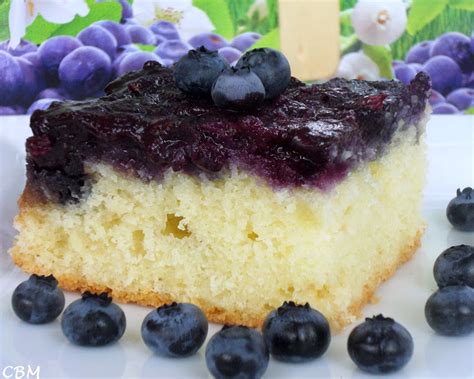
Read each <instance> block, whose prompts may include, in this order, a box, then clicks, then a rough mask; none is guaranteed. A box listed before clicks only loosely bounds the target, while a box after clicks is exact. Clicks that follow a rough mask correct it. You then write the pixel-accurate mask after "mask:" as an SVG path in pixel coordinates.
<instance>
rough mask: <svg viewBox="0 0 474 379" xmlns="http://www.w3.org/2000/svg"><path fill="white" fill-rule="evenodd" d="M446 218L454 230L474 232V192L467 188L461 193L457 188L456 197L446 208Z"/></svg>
mask: <svg viewBox="0 0 474 379" xmlns="http://www.w3.org/2000/svg"><path fill="white" fill-rule="evenodd" d="M446 216H447V217H448V220H449V222H450V223H451V224H452V225H453V226H454V227H455V228H456V229H459V230H463V231H466V232H474V190H473V189H472V188H470V187H467V188H464V189H463V190H462V191H461V190H460V189H459V188H458V190H457V192H456V197H455V198H454V199H452V200H451V201H450V202H449V204H448V207H447V208H446Z"/></svg>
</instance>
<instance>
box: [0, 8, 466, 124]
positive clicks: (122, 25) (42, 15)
mask: <svg viewBox="0 0 474 379" xmlns="http://www.w3.org/2000/svg"><path fill="white" fill-rule="evenodd" d="M281 1H282V2H285V3H286V7H285V8H283V7H281V4H280V6H279V2H278V0H103V1H99V0H97V1H96V0H0V115H18V114H31V113H32V112H33V111H34V110H35V109H45V108H47V107H48V106H49V104H51V102H53V101H64V100H82V99H86V98H90V97H98V96H101V95H102V94H103V88H104V87H105V85H106V84H107V83H108V82H109V81H110V80H113V79H115V78H116V77H118V76H120V75H123V74H125V73H127V72H129V71H132V70H138V69H140V68H141V67H142V66H143V63H144V62H146V61H149V60H155V61H158V62H160V63H161V64H163V65H166V66H172V65H173V64H174V63H175V62H176V61H177V60H178V59H179V58H180V57H181V56H183V55H184V54H186V52H187V51H188V50H189V49H192V48H196V47H199V46H201V45H203V46H205V47H206V48H208V49H210V50H217V51H218V52H219V54H221V55H222V56H223V57H224V58H225V59H227V60H228V61H229V63H231V64H232V63H234V62H236V61H237V60H238V58H239V57H240V55H241V54H242V53H243V52H245V51H246V50H248V49H252V48H257V47H272V48H277V49H278V48H280V36H281V35H287V34H285V33H292V35H295V36H298V37H295V44H298V43H299V44H301V46H303V47H305V46H306V48H311V41H312V40H313V41H314V40H318V39H324V38H326V39H328V41H330V43H334V44H337V45H338V48H339V49H338V50H339V52H340V59H337V60H335V62H336V63H335V64H334V68H333V70H332V72H333V74H332V75H330V76H329V77H320V76H318V69H317V68H318V64H321V63H318V61H319V62H322V61H323V60H324V59H325V57H326V58H328V57H327V55H325V54H329V53H328V52H326V51H325V50H324V49H323V48H321V51H318V52H316V54H317V56H318V59H311V61H308V62H307V63H306V62H305V64H307V65H308V67H314V70H313V72H314V75H313V77H311V78H310V79H312V80H327V79H330V77H331V76H342V77H345V78H348V79H365V80H391V79H394V80H400V81H402V82H404V83H409V82H410V81H411V79H413V77H414V76H415V75H416V74H417V73H418V72H420V71H424V72H426V73H427V74H428V75H430V76H431V79H432V83H433V89H434V91H433V95H432V97H431V103H432V106H433V112H434V113H435V114H474V34H473V29H474V1H473V0H340V1H338V0H286V1H285V0H281ZM292 1H293V2H292ZM324 2H326V3H327V2H332V3H334V4H335V6H338V7H339V9H338V12H337V15H338V17H335V18H334V19H328V20H327V21H326V22H328V23H335V24H337V26H338V28H335V29H334V30H339V35H338V36H336V38H334V39H333V40H332V39H330V38H329V37H328V36H327V35H321V34H320V32H318V30H321V29H322V28H316V27H315V28H314V30H312V29H309V30H308V29H306V30H299V31H297V32H298V33H296V32H295V30H294V29H295V28H296V29H297V28H298V27H299V26H298V22H297V21H298V20H296V22H293V23H291V27H288V25H286V24H285V25H286V29H288V28H290V30H285V29H284V28H283V27H279V22H278V20H279V19H283V17H284V16H285V15H282V14H279V9H281V10H283V9H287V8H288V6H290V7H291V6H295V7H296V6H300V7H302V6H303V7H304V6H308V9H311V12H307V13H306V16H305V17H309V18H311V17H312V15H313V17H314V15H315V14H317V12H318V5H321V4H323V3H324ZM309 3H311V4H312V7H311V8H309ZM301 24H302V25H303V24H304V23H301ZM282 26H283V23H282ZM318 33H319V34H318ZM289 50H290V49H289ZM333 50H334V49H333ZM284 52H285V53H287V52H286V51H284ZM313 53H314V52H313ZM288 54H291V51H288ZM313 56H314V54H313ZM289 58H290V61H291V59H292V57H291V56H289ZM337 62H338V63H337ZM296 74H297V73H296ZM305 79H306V77H305Z"/></svg>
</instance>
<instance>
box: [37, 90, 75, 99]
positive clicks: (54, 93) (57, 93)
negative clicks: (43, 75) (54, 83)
mask: <svg viewBox="0 0 474 379" xmlns="http://www.w3.org/2000/svg"><path fill="white" fill-rule="evenodd" d="M67 98H68V96H67V94H66V92H64V90H62V89H61V88H45V89H44V90H42V91H41V92H40V93H38V95H37V96H36V100H39V99H57V100H66V99H67Z"/></svg>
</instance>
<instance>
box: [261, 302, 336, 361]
mask: <svg viewBox="0 0 474 379" xmlns="http://www.w3.org/2000/svg"><path fill="white" fill-rule="evenodd" d="M262 331H263V338H264V340H265V343H266V344H267V346H268V349H269V350H270V354H272V355H273V357H274V358H275V359H278V360H279V361H285V362H306V361H310V360H312V359H315V358H318V357H320V356H321V355H323V354H324V353H325V352H326V350H327V348H328V347H329V342H330V341H331V331H330V329H329V323H328V321H327V319H326V318H325V317H324V316H323V315H322V314H321V313H320V312H318V311H317V310H314V309H312V308H311V307H310V306H309V304H308V303H306V305H296V304H295V303H294V302H292V301H290V302H288V303H287V302H284V303H283V305H282V306H281V307H280V308H278V309H277V310H275V311H273V312H271V313H270V314H269V315H268V316H267V318H266V319H265V323H264V324H263V328H262Z"/></svg>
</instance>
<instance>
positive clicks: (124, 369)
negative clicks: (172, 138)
mask: <svg viewBox="0 0 474 379" xmlns="http://www.w3.org/2000/svg"><path fill="white" fill-rule="evenodd" d="M29 133H30V131H29V129H28V118H26V117H2V118H1V119H0V167H1V171H0V174H1V176H0V177H1V180H2V182H1V184H0V214H1V224H0V238H1V239H0V248H1V251H0V317H1V319H0V321H1V323H0V378H2V377H9V375H12V374H13V375H12V376H11V377H12V378H13V377H14V372H13V367H16V366H21V367H24V368H25V372H27V370H28V365H29V366H30V368H31V370H32V371H35V370H36V369H37V367H38V366H39V367H40V377H41V378H48V377H68V378H69V377H71V378H73V377H75V378H79V377H81V378H86V377H114V378H118V377H124V378H132V377H155V378H206V377H210V376H209V374H208V372H207V369H206V365H205V361H204V349H201V350H200V351H199V353H198V354H197V355H195V356H194V357H191V358H187V359H181V360H177V359H162V358H159V357H156V356H153V355H152V353H151V352H150V351H149V350H148V349H147V348H146V347H145V345H144V344H143V343H142V341H141V337H140V325H141V321H142V320H143V318H144V317H145V315H146V314H147V313H148V312H149V311H150V309H149V308H143V307H138V306H133V305H124V306H123V309H124V311H125V313H126V316H127V324H128V327H127V331H126V332H125V335H124V336H123V338H122V339H121V340H120V342H119V343H117V344H115V345H113V346H110V347H105V348H81V347H76V346H73V345H71V344H70V343H68V341H67V340H66V339H65V338H64V337H63V335H62V334H61V329H60V326H59V322H58V321H56V322H53V323H52V324H49V325H44V326H32V325H28V324H26V323H23V322H21V321H20V320H19V319H18V318H17V317H16V316H15V315H14V314H13V312H12V311H11V308H10V296H11V293H12V291H13V289H14V288H15V287H16V286H17V285H18V283H20V282H21V281H23V280H25V279H26V278H27V276H26V275H25V274H23V273H22V272H20V271H19V270H18V269H17V268H15V267H14V266H13V265H12V263H11V261H10V257H9V256H8V255H7V253H6V251H7V249H8V248H9V246H10V245H11V240H12V237H13V235H14V231H13V229H12V227H11V223H12V218H13V216H14V215H15V213H16V203H15V201H16V198H17V196H18V195H19V193H20V191H21V190H22V186H23V183H24V141H25V138H26V137H27V136H28V135H29ZM428 145H429V148H428V155H429V161H430V167H429V170H428V182H427V187H426V191H425V199H424V215H425V218H426V220H427V222H428V229H427V231H426V234H425V237H424V238H423V244H422V247H421V248H420V250H419V251H418V253H417V254H416V255H415V257H414V258H413V259H412V260H411V261H410V262H409V263H407V264H406V265H405V266H403V267H402V268H401V269H400V270H399V271H398V272H397V273H396V275H395V276H394V277H393V278H392V279H390V280H389V281H388V282H386V283H385V284H383V285H382V286H381V287H380V289H379V290H378V291H377V296H378V298H379V299H380V302H379V303H378V304H374V305H369V306H367V307H366V308H365V311H364V315H366V316H371V315H374V314H379V313H383V314H384V315H386V316H391V317H393V318H395V319H396V320H397V321H399V322H400V323H402V324H403V325H405V326H406V327H407V328H408V330H409V331H410V332H411V333H412V335H413V338H414V341H415V352H414V355H413V358H412V360H411V361H410V362H409V364H408V365H407V366H406V367H405V368H404V369H403V370H402V371H400V372H398V373H396V374H394V375H390V376H389V377H392V378H393V377H403V378H421V377H445V378H454V377H459V378H473V377H474V335H471V336H468V337H463V338H448V337H441V336H438V335H436V334H435V333H434V332H433V331H432V330H431V329H430V328H429V326H428V325H427V324H426V321H425V318H424V313H423V308H424V305H425V302H426V299H427V298H428V297H429V295H430V294H431V293H432V292H433V291H434V290H435V289H436V284H435V282H434V279H433V276H432V267H433V262H434V260H435V258H436V257H437V256H438V255H439V254H440V253H441V252H442V251H443V250H444V249H446V248H447V247H449V246H452V245H457V244H461V243H465V244H471V245H474V233H461V232H457V231H454V230H453V229H452V228H451V227H450V225H449V223H448V222H447V220H446V216H445V207H446V205H447V203H448V201H449V200H450V199H451V198H452V197H453V196H454V194H455V191H456V189H457V187H467V186H474V118H473V117H470V116H461V117H459V116H458V117H452V116H451V117H450V116H438V117H433V119H432V120H431V122H430V123H429V125H428ZM77 297H78V295H77V294H73V293H69V294H67V296H66V302H67V303H69V302H71V301H72V300H74V299H76V298H77ZM353 326H354V325H352V326H350V327H349V328H347V329H346V330H345V331H344V332H343V333H342V334H340V335H337V336H334V337H333V340H332V343H331V346H330V347H329V350H328V352H327V353H326V354H325V355H324V356H323V357H322V358H321V359H319V360H317V361H314V362H312V363H308V364H303V365H290V364H282V363H279V362H276V361H273V360H272V361H271V362H270V365H269V367H268V370H267V372H266V375H265V377H267V378H304V377H308V378H309V377H311V378H315V377H318V378H322V377H324V378H329V377H333V378H342V377H344V378H347V377H353V378H359V377H366V375H364V373H362V372H361V371H359V370H358V369H357V368H356V367H355V366H354V364H353V363H352V362H351V360H350V358H349V356H348V355H347V351H346V343H347V336H348V334H349V333H350V331H351V330H352V328H353ZM216 330H218V326H216V325H212V326H211V329H210V333H209V334H210V335H212V334H213V333H214V332H215V331H216ZM19 373H20V374H21V369H19ZM18 377H21V376H18ZM25 377H26V375H25ZM30 377H35V376H34V375H32V376H30Z"/></svg>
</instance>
